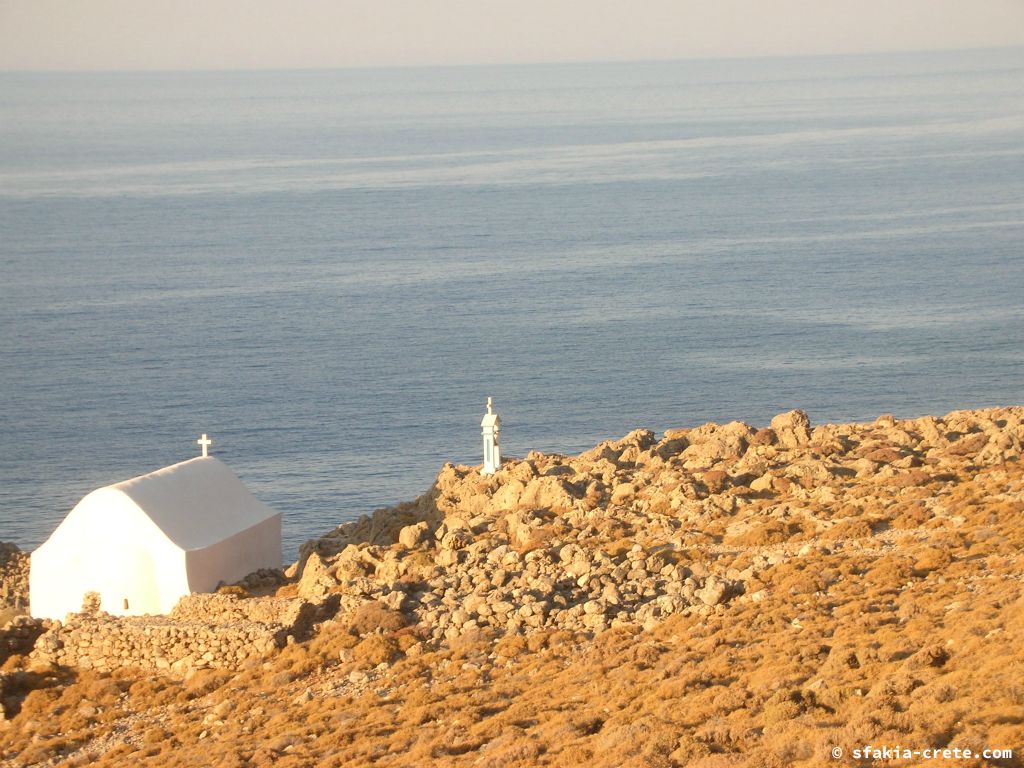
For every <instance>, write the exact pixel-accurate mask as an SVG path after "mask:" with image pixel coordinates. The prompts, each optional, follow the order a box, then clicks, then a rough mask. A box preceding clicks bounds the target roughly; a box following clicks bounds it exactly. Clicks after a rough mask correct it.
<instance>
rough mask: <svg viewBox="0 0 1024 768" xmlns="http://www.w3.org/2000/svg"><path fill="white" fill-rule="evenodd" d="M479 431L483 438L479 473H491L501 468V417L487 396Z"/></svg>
mask: <svg viewBox="0 0 1024 768" xmlns="http://www.w3.org/2000/svg"><path fill="white" fill-rule="evenodd" d="M480 432H481V434H482V435H483V438H484V466H483V468H482V469H481V470H480V474H481V475H493V474H494V473H495V472H497V471H498V470H499V469H501V444H500V442H499V437H500V436H501V417H500V416H499V415H498V414H496V413H495V412H494V410H493V407H492V404H491V398H489V397H488V398H487V413H485V414H484V418H483V421H481V422H480Z"/></svg>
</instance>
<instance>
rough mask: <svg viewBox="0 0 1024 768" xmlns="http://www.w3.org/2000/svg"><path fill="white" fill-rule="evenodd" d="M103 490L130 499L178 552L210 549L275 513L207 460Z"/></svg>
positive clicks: (210, 458)
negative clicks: (180, 550) (177, 548)
mask: <svg viewBox="0 0 1024 768" xmlns="http://www.w3.org/2000/svg"><path fill="white" fill-rule="evenodd" d="M105 490H113V491H118V492H120V493H123V494H124V495H125V496H127V497H128V498H129V499H131V501H132V502H134V504H135V505H136V506H137V507H138V508H139V510H140V511H141V512H142V513H143V514H145V515H146V516H147V517H148V518H149V519H150V520H151V521H152V522H153V523H154V524H155V525H156V526H157V527H158V528H159V529H160V530H161V531H162V532H163V533H164V535H165V536H167V538H168V539H170V540H171V542H172V543H174V544H175V545H177V546H178V547H180V548H181V549H184V550H193V549H202V548H204V547H208V546H211V545H213V544H216V543H217V542H220V541H223V540H224V539H227V538H230V537H231V536H234V535H235V534H237V533H240V532H242V531H244V530H247V529H249V528H252V527H253V526H255V525H258V524H259V523H262V522H263V521H265V520H268V519H270V518H272V517H275V516H277V515H278V513H277V512H274V510H272V509H271V508H270V507H268V506H267V505H265V504H264V503H263V502H261V501H260V500H259V499H257V498H256V497H255V496H253V495H252V493H250V492H249V489H248V488H246V487H245V485H244V484H243V483H242V481H241V480H239V479H238V476H237V475H236V474H235V473H234V472H232V471H231V470H230V469H229V468H228V467H227V465H225V464H224V463H223V462H222V461H220V460H219V459H216V458H214V457H213V456H198V457H196V458H194V459H189V460H188V461H183V462H180V463H179V464H172V465H171V466H169V467H164V468H163V469H158V470H156V471H155V472H150V473H149V474H146V475H140V476H139V477H133V478H131V479H130V480H124V481H122V482H120V483H116V484H114V485H111V486H107V489H105ZM86 498H88V497H86ZM83 501H84V500H83Z"/></svg>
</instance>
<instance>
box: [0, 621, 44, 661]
mask: <svg viewBox="0 0 1024 768" xmlns="http://www.w3.org/2000/svg"><path fill="white" fill-rule="evenodd" d="M55 625H56V622H52V621H48V620H45V619H33V618H30V617H28V616H18V617H16V618H15V619H13V620H12V621H10V622H8V623H7V624H6V625H4V626H3V627H0V664H3V663H4V662H5V661H6V660H7V659H9V658H10V657H11V656H27V655H28V654H29V653H30V652H31V651H32V647H33V646H34V645H35V643H36V640H38V639H39V637H40V635H42V634H43V633H44V632H46V631H47V630H49V629H52V628H53V627H54V626H55Z"/></svg>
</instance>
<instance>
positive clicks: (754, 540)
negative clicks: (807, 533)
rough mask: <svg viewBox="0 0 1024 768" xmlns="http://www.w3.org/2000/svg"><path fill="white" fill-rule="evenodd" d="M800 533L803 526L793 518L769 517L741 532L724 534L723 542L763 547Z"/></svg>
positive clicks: (785, 540)
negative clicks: (730, 534) (732, 534)
mask: <svg viewBox="0 0 1024 768" xmlns="http://www.w3.org/2000/svg"><path fill="white" fill-rule="evenodd" d="M801 533H803V528H802V527H801V525H800V523H798V522H797V521H795V520H779V519H777V518H769V519H768V520H763V521H759V522H757V523H755V524H754V525H753V526H752V527H751V528H750V529H749V530H747V531H744V532H743V533H739V534H736V535H734V536H726V537H725V542H724V543H726V544H729V545H731V546H740V547H763V546H767V545H769V544H783V543H785V542H787V541H790V540H791V539H793V538H794V537H795V536H797V535H799V534H801Z"/></svg>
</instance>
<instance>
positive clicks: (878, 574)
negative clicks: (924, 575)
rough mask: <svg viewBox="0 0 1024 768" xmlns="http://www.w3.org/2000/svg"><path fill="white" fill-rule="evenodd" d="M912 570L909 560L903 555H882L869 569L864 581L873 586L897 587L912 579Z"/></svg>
mask: <svg viewBox="0 0 1024 768" xmlns="http://www.w3.org/2000/svg"><path fill="white" fill-rule="evenodd" d="M912 570H913V567H912V563H911V561H910V559H909V558H906V557H903V556H901V555H882V557H880V558H878V559H877V560H876V561H875V562H874V563H873V564H872V565H871V567H870V568H868V571H867V573H866V574H864V579H865V581H867V582H868V583H869V584H872V585H876V586H884V585H889V586H893V587H895V586H898V585H901V584H904V583H905V582H906V581H907V579H908V578H910V575H911V571H912Z"/></svg>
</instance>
